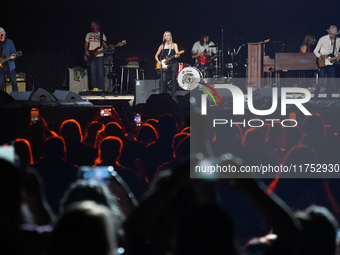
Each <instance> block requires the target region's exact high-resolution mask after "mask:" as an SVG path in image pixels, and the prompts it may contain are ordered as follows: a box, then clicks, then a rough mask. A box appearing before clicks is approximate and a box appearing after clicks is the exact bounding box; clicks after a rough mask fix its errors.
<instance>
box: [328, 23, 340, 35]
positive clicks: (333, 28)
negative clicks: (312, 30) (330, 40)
mask: <svg viewBox="0 0 340 255" xmlns="http://www.w3.org/2000/svg"><path fill="white" fill-rule="evenodd" d="M326 31H327V32H328V33H329V34H332V35H338V34H340V31H338V28H337V27H336V26H334V25H331V26H330V27H329V29H326Z"/></svg>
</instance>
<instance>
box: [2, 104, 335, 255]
mask: <svg viewBox="0 0 340 255" xmlns="http://www.w3.org/2000/svg"><path fill="white" fill-rule="evenodd" d="M118 112H119V114H118ZM111 113H112V115H111V116H100V115H99V113H98V114H96V116H95V117H93V116H90V117H89V118H88V119H87V121H85V122H84V121H79V120H77V119H76V118H67V119H64V120H63V121H61V123H59V124H58V125H56V123H53V125H54V127H53V128H50V127H49V125H50V124H51V123H48V121H46V119H45V118H44V116H43V115H42V114H40V119H39V120H38V121H35V122H30V121H29V120H27V121H26V120H25V121H24V123H26V124H27V125H23V126H22V127H21V128H20V132H19V131H18V128H16V129H13V130H12V131H13V132H8V133H4V132H2V134H0V138H1V145H2V148H7V149H9V150H8V151H9V152H8V153H10V149H11V148H13V149H14V152H15V155H14V154H13V157H12V159H11V160H10V159H3V158H0V171H1V174H2V175H1V178H0V205H1V207H0V254H46V255H52V254H53V255H54V254H63V255H64V254H70V255H71V254H72V255H74V254H81V255H86V254H91V255H93V254H96V255H97V254H99V255H101V254H103V255H104V254H105V255H108V254H128V255H130V254H145V255H146V254H148V255H150V254H155V255H161V254H174V255H181V254H195V255H196V254H205V255H206V254H213V255H215V254H221V255H222V254H225V255H226V254H234V255H236V254H245V255H248V254H249V255H260V254H263V255H281V254H293V255H294V254H296V255H300V254H306V255H307V254H308V255H313V254H315V255H328V254H329V255H334V254H336V252H337V247H338V241H339V234H338V223H337V219H338V218H339V217H340V207H338V204H337V202H338V200H339V195H340V194H339V191H337V185H338V183H339V181H338V179H322V178H315V179H284V178H280V175H279V174H278V175H277V176H276V178H273V179H252V178H251V177H250V176H249V177H248V178H241V179H219V180H206V179H194V178H190V144H191V143H190V142H191V140H190V138H191V137H192V136H193V134H194V132H195V125H194V124H193V125H191V127H190V124H189V120H188V117H189V116H187V115H184V114H183V115H175V114H171V113H165V114H159V115H157V116H144V115H142V116H143V124H142V125H141V126H140V127H139V126H136V125H135V123H134V121H133V116H129V114H127V113H126V112H125V110H124V109H114V108H112V109H111ZM218 114H221V113H218ZM217 116H218V115H217ZM27 118H28V117H27ZM84 123H85V124H84ZM273 124H274V127H271V126H270V125H264V126H263V127H257V128H254V127H253V128H249V127H248V128H245V127H242V126H239V125H233V126H232V127H230V126H226V125H224V126H222V125H220V126H219V125H217V126H216V127H215V128H214V129H213V130H209V134H208V135H207V139H208V140H209V146H210V147H211V151H212V152H213V153H214V155H215V156H217V157H218V156H220V155H216V154H218V153H220V152H221V148H222V150H223V153H231V154H233V155H235V156H237V157H239V158H241V159H242V160H243V162H244V164H246V165H259V164H272V165H280V164H282V165H289V164H295V165H301V164H312V163H315V164H317V163H320V164H334V165H335V164H339V163H340V160H339V156H340V154H339V152H340V140H339V139H340V133H339V131H340V130H339V128H337V127H336V126H332V125H326V124H325V123H324V120H323V119H322V116H321V115H319V114H313V115H311V116H307V117H306V118H305V119H304V121H303V122H302V123H301V124H299V125H298V126H296V127H289V128H286V127H282V125H279V123H273ZM5 125H6V123H1V124H0V126H1V127H0V130H8V128H4V126H5ZM211 131H212V132H211ZM86 169H87V170H86ZM91 169H92V170H93V171H94V173H95V174H96V173H98V172H95V170H94V169H98V171H104V172H109V176H105V178H99V179H95V178H89V179H87V178H85V177H86V171H91ZM226 193H230V194H236V195H235V196H234V197H233V198H230V197H228V198H226V196H225V194H226ZM237 203H241V204H242V203H244V205H245V207H244V208H243V209H242V214H241V213H240V215H247V217H245V219H244V221H245V222H247V223H246V224H249V226H250V225H251V224H253V223H255V221H256V218H253V219H252V211H250V210H249V209H248V208H252V207H251V206H252V205H250V204H251V203H252V204H253V205H254V206H255V207H254V208H257V209H256V210H257V211H258V213H259V214H260V215H261V218H260V220H259V221H261V222H256V223H257V224H256V225H265V226H262V229H261V230H259V231H257V232H254V233H252V235H251V236H249V235H243V233H242V229H240V228H239V227H240V225H241V223H240V222H238V221H237V220H235V219H234V218H233V214H234V213H235V212H231V211H232V208H233V207H234V205H235V204H237ZM248 206H249V207H248ZM264 222H265V223H264ZM240 232H241V233H240ZM245 239H246V240H245Z"/></svg>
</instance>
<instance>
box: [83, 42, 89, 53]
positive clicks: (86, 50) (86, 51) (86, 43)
mask: <svg viewBox="0 0 340 255" xmlns="http://www.w3.org/2000/svg"><path fill="white" fill-rule="evenodd" d="M88 49H89V42H85V45H84V50H85V54H86V55H87V56H90V53H89V50H88Z"/></svg>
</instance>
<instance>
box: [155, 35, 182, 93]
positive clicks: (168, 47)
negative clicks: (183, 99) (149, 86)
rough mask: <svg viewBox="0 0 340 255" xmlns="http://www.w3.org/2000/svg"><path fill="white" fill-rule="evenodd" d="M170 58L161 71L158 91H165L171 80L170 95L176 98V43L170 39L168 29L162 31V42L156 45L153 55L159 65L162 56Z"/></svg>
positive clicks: (177, 55)
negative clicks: (156, 48) (166, 65)
mask: <svg viewBox="0 0 340 255" xmlns="http://www.w3.org/2000/svg"><path fill="white" fill-rule="evenodd" d="M172 56H175V57H174V58H172V59H171V60H170V61H169V63H168V67H167V68H163V71H162V72H161V82H160V88H159V91H160V93H166V91H167V88H168V86H169V83H168V81H169V80H171V97H172V98H173V99H174V100H176V75H177V69H178V63H177V58H179V56H180V55H179V54H178V46H177V43H174V42H173V41H172V35H171V33H170V32H169V31H166V32H164V34H163V44H161V45H160V46H159V47H158V50H157V52H156V55H155V59H156V61H157V62H158V64H159V65H160V66H161V61H160V60H162V59H164V58H171V57H172Z"/></svg>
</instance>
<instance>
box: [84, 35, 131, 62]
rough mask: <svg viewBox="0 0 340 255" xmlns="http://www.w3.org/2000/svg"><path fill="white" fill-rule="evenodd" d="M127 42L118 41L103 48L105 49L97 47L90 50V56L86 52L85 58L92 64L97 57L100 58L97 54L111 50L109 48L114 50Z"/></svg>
mask: <svg viewBox="0 0 340 255" xmlns="http://www.w3.org/2000/svg"><path fill="white" fill-rule="evenodd" d="M125 44H126V41H125V40H124V41H121V42H119V43H117V44H116V45H112V46H111V45H110V47H109V48H107V49H103V50H100V48H101V47H97V48H95V49H94V50H89V53H90V56H88V55H86V54H84V60H85V62H86V64H87V65H90V64H91V63H92V62H93V61H95V60H96V59H98V58H99V57H97V55H99V54H101V53H103V52H106V51H109V50H113V49H114V48H116V47H118V46H119V47H120V46H123V45H125Z"/></svg>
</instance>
